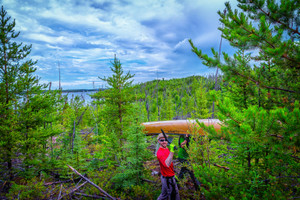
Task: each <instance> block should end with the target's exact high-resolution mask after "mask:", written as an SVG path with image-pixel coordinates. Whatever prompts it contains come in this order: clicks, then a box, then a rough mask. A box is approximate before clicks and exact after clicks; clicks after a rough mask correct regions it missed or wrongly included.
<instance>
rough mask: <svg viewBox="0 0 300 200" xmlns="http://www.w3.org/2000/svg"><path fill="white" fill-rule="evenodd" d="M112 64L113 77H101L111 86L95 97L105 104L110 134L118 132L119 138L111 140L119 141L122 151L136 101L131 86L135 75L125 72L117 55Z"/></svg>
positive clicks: (118, 144) (119, 148) (118, 145)
mask: <svg viewBox="0 0 300 200" xmlns="http://www.w3.org/2000/svg"><path fill="white" fill-rule="evenodd" d="M112 65H113V66H112V67H111V68H110V69H111V71H112V72H113V75H112V76H111V77H107V78H106V77H104V78H101V77H99V78H100V79H101V80H103V81H105V82H106V83H107V84H108V85H109V86H110V88H109V89H108V90H104V91H100V92H98V93H96V94H95V95H94V96H93V97H95V98H97V99H98V102H97V103H98V104H104V115H105V120H106V124H107V127H108V130H107V131H108V134H110V133H115V134H116V136H117V138H111V140H112V141H114V142H117V143H116V146H115V148H116V149H117V150H118V152H119V153H121V147H122V146H123V141H124V139H125V138H126V136H124V129H125V128H127V127H128V118H126V117H127V116H128V115H129V111H130V108H131V106H132V103H133V102H134V95H133V94H134V93H133V90H132V87H131V85H132V81H133V80H130V79H131V78H133V77H134V75H132V74H130V72H127V73H126V74H125V75H124V74H123V73H124V72H123V68H122V65H121V63H120V61H119V60H118V59H117V58H116V56H115V58H114V62H112Z"/></svg>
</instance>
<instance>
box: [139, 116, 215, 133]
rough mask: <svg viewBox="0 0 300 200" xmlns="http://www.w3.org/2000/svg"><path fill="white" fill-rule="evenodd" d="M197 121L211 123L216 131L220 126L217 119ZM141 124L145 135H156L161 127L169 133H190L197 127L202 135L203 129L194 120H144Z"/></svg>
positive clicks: (208, 124)
mask: <svg viewBox="0 0 300 200" xmlns="http://www.w3.org/2000/svg"><path fill="white" fill-rule="evenodd" d="M198 121H199V122H203V123H204V124H205V125H206V126H210V125H213V126H214V128H215V129H216V130H217V131H219V130H220V128H221V126H220V120H218V119H198ZM142 125H143V126H145V128H144V133H145V134H146V135H157V134H159V133H161V129H163V131H164V132H165V133H166V134H170V135H183V134H191V133H192V131H193V129H194V130H195V129H198V130H197V132H198V134H200V135H204V133H203V130H202V129H201V128H199V125H198V124H197V122H196V120H170V121H154V122H144V123H142Z"/></svg>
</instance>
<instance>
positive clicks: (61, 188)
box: [57, 184, 62, 199]
mask: <svg viewBox="0 0 300 200" xmlns="http://www.w3.org/2000/svg"><path fill="white" fill-rule="evenodd" d="M61 190H62V184H60V190H59V194H58V197H57V199H60V195H61Z"/></svg>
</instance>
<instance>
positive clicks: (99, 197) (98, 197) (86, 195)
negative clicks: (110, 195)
mask: <svg viewBox="0 0 300 200" xmlns="http://www.w3.org/2000/svg"><path fill="white" fill-rule="evenodd" d="M75 194H76V195H80V196H84V197H91V198H93V199H106V197H102V196H98V195H89V194H84V193H79V192H75Z"/></svg>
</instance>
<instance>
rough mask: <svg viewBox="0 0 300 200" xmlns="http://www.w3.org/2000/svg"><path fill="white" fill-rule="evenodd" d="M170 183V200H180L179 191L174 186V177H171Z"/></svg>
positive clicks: (175, 185)
mask: <svg viewBox="0 0 300 200" xmlns="http://www.w3.org/2000/svg"><path fill="white" fill-rule="evenodd" d="M170 181H171V185H172V193H171V200H180V196H179V190H178V187H177V184H176V180H175V177H173V178H172V179H171V180H170Z"/></svg>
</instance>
